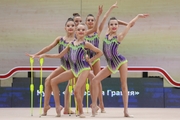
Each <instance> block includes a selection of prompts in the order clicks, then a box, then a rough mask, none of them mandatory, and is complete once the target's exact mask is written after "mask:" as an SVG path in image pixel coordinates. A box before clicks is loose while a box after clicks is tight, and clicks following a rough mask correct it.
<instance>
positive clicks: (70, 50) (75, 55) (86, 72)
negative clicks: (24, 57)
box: [36, 7, 102, 118]
mask: <svg viewBox="0 0 180 120" xmlns="http://www.w3.org/2000/svg"><path fill="white" fill-rule="evenodd" d="M101 13H102V7H99V12H98V15H97V21H96V24H95V26H94V28H93V29H91V30H88V31H87V30H86V27H85V25H83V24H79V25H78V26H77V28H76V35H77V40H75V41H73V42H71V43H69V44H68V46H67V47H66V48H65V49H64V50H63V51H62V52H61V53H60V54H42V55H39V56H36V57H39V58H44V57H49V58H62V57H63V56H65V55H66V54H68V58H69V62H70V66H71V69H70V70H67V71H65V72H63V73H61V74H59V75H58V76H56V77H54V78H52V79H51V87H52V90H53V93H54V100H55V106H56V113H57V117H60V116H61V106H60V99H59V89H58V84H59V83H62V82H65V81H67V80H70V79H72V78H74V77H75V78H77V82H76V86H75V90H74V94H75V98H76V100H77V104H78V111H79V117H81V118H83V117H85V116H84V114H83V109H82V96H81V95H80V93H81V88H82V86H83V85H84V83H85V81H86V78H89V79H92V78H93V75H91V74H90V64H91V62H92V61H94V60H95V59H97V58H99V57H100V56H102V52H101V50H99V49H98V48H96V47H95V46H93V45H92V44H91V43H89V42H86V41H85V40H84V37H85V36H86V35H87V34H90V33H93V32H94V31H95V30H96V29H97V25H98V20H99V16H100V15H101ZM85 49H90V50H93V51H94V52H95V53H96V55H95V56H94V57H92V58H91V59H89V61H86V60H85V54H86V50H85Z"/></svg>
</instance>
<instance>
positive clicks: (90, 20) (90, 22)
mask: <svg viewBox="0 0 180 120" xmlns="http://www.w3.org/2000/svg"><path fill="white" fill-rule="evenodd" d="M94 23H95V19H94V17H92V16H89V17H87V18H86V25H87V27H88V28H92V27H93V26H94Z"/></svg>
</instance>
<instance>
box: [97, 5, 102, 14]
mask: <svg viewBox="0 0 180 120" xmlns="http://www.w3.org/2000/svg"><path fill="white" fill-rule="evenodd" d="M102 11H103V5H101V6H99V12H98V15H99V16H100V15H101V14H102Z"/></svg>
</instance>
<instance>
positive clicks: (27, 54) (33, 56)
mask: <svg viewBox="0 0 180 120" xmlns="http://www.w3.org/2000/svg"><path fill="white" fill-rule="evenodd" d="M26 56H29V57H32V58H35V57H36V55H32V54H29V53H26Z"/></svg>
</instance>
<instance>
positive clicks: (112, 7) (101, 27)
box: [98, 1, 117, 36]
mask: <svg viewBox="0 0 180 120" xmlns="http://www.w3.org/2000/svg"><path fill="white" fill-rule="evenodd" d="M114 8H117V1H116V3H115V4H113V5H112V6H111V7H110V8H109V10H108V11H107V12H106V13H105V15H104V17H103V20H102V22H101V23H100V25H99V29H98V35H99V36H100V34H101V32H102V30H103V27H104V24H105V22H106V19H107V18H108V16H109V14H110V13H111V11H112V10H113V9H114Z"/></svg>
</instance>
